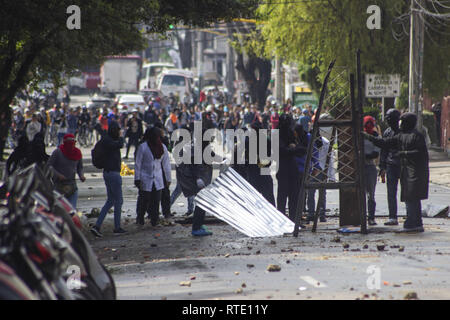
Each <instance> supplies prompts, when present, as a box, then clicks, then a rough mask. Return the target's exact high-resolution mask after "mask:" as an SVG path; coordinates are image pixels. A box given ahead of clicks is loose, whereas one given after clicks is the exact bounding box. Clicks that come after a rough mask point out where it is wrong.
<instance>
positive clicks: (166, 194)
mask: <svg viewBox="0 0 450 320" xmlns="http://www.w3.org/2000/svg"><path fill="white" fill-rule="evenodd" d="M163 179H164V185H165V186H166V185H167V183H166V176H165V175H164V173H163ZM161 210H162V214H163V215H164V217H166V218H167V217H169V216H170V190H169V188H168V187H165V188H164V189H162V190H161Z"/></svg>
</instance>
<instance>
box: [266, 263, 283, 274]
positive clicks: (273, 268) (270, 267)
mask: <svg viewBox="0 0 450 320" xmlns="http://www.w3.org/2000/svg"><path fill="white" fill-rule="evenodd" d="M267 271H269V272H278V271H281V267H280V266H279V265H276V264H269V265H268V266H267Z"/></svg>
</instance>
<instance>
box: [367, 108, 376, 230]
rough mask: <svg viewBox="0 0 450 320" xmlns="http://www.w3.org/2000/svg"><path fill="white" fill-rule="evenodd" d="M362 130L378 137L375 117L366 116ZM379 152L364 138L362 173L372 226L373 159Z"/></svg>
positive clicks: (373, 213)
mask: <svg viewBox="0 0 450 320" xmlns="http://www.w3.org/2000/svg"><path fill="white" fill-rule="evenodd" d="M363 124H364V132H366V133H367V134H369V135H371V136H374V137H378V133H377V132H376V131H375V130H374V129H375V119H374V118H373V117H371V116H366V117H364V119H363ZM379 154H380V149H379V148H378V147H376V146H375V145H374V144H373V143H372V142H370V141H369V140H364V159H365V162H364V174H365V180H364V181H365V184H366V194H367V213H368V216H369V217H368V218H369V221H368V223H369V226H374V225H376V224H377V223H376V222H375V209H376V202H375V188H376V186H377V176H378V172H377V167H376V165H375V159H376V158H378V156H379Z"/></svg>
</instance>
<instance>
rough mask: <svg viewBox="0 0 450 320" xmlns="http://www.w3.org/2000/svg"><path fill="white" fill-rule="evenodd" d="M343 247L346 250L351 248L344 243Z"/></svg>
mask: <svg viewBox="0 0 450 320" xmlns="http://www.w3.org/2000/svg"><path fill="white" fill-rule="evenodd" d="M342 247H343V248H344V249H348V248H350V245H349V244H348V243H344V244H343V245H342Z"/></svg>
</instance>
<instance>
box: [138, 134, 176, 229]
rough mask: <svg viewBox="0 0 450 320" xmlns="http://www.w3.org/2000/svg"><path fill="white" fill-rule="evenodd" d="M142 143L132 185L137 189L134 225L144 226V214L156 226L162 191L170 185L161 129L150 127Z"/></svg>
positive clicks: (167, 159)
mask: <svg viewBox="0 0 450 320" xmlns="http://www.w3.org/2000/svg"><path fill="white" fill-rule="evenodd" d="M144 140H145V142H144V143H141V144H140V145H139V148H138V151H137V154H136V164H135V176H134V183H135V185H136V187H137V188H138V189H139V199H138V204H137V218H136V224H138V225H143V224H144V216H145V212H146V211H147V210H149V212H150V222H151V224H152V226H156V224H157V223H158V219H159V204H160V201H161V194H162V190H163V189H165V188H166V187H167V188H168V187H169V185H170V183H171V181H172V180H171V174H170V173H171V165H170V157H169V152H168V151H167V147H166V146H165V145H164V144H163V143H162V142H161V129H159V128H157V127H152V128H149V129H147V130H146V132H145V134H144Z"/></svg>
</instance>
